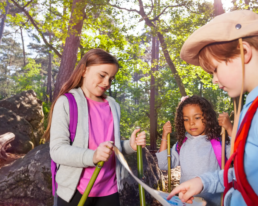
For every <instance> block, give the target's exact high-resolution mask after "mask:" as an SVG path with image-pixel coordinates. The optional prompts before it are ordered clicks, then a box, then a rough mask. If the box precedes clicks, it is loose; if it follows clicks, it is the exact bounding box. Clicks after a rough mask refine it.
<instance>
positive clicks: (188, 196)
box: [167, 177, 203, 204]
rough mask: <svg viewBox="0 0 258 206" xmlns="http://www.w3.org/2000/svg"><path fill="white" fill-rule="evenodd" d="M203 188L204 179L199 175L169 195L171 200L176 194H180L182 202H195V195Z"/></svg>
mask: <svg viewBox="0 0 258 206" xmlns="http://www.w3.org/2000/svg"><path fill="white" fill-rule="evenodd" d="M202 189H203V184H202V180H201V178H199V177H196V178H193V179H191V180H188V181H186V182H184V183H182V184H181V185H179V186H177V187H176V188H175V189H173V191H172V192H171V193H170V194H169V196H168V197H167V199H168V200H170V199H171V198H172V197H173V196H175V195H176V194H179V195H178V197H179V198H180V200H181V201H182V202H186V203H188V204H192V203H193V196H194V195H197V194H199V193H200V192H201V191H202Z"/></svg>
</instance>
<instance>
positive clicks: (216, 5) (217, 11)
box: [214, 0, 225, 16]
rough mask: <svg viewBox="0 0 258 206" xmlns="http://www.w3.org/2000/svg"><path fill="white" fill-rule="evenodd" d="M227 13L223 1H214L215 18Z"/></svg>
mask: <svg viewBox="0 0 258 206" xmlns="http://www.w3.org/2000/svg"><path fill="white" fill-rule="evenodd" d="M223 13H225V11H224V9H223V5H222V2H221V0H214V16H218V15H220V14H223Z"/></svg>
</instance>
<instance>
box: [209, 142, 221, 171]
mask: <svg viewBox="0 0 258 206" xmlns="http://www.w3.org/2000/svg"><path fill="white" fill-rule="evenodd" d="M211 145H212V148H213V151H214V153H215V156H216V158H217V161H218V163H219V166H220V168H221V159H222V152H221V149H222V147H221V143H220V141H218V140H216V139H212V140H211Z"/></svg>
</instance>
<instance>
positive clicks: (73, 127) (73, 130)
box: [51, 93, 78, 196]
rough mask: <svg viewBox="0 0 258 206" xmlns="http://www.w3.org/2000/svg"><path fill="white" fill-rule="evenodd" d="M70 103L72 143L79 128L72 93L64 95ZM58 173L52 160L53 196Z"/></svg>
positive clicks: (76, 109) (75, 104)
mask: <svg viewBox="0 0 258 206" xmlns="http://www.w3.org/2000/svg"><path fill="white" fill-rule="evenodd" d="M64 95H65V96H66V97H67V99H68V102H69V110H70V113H69V114H70V123H69V132H70V143H72V142H73V141H74V138H75V134H76V128H77V122H78V108H77V103H76V101H75V98H74V96H73V95H72V94H71V93H65V94H64ZM56 172H57V167H56V163H55V162H54V161H53V160H52V159H51V173H52V194H53V196H55V192H56V190H57V183H56V179H55V177H56Z"/></svg>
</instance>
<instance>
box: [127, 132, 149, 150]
mask: <svg viewBox="0 0 258 206" xmlns="http://www.w3.org/2000/svg"><path fill="white" fill-rule="evenodd" d="M140 130H141V129H135V130H134V131H133V133H132V135H131V138H130V145H131V147H132V148H133V150H134V151H136V150H137V145H141V146H142V148H144V147H145V146H146V135H145V132H141V133H139V134H137V137H136V133H137V132H139V131H140Z"/></svg>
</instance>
